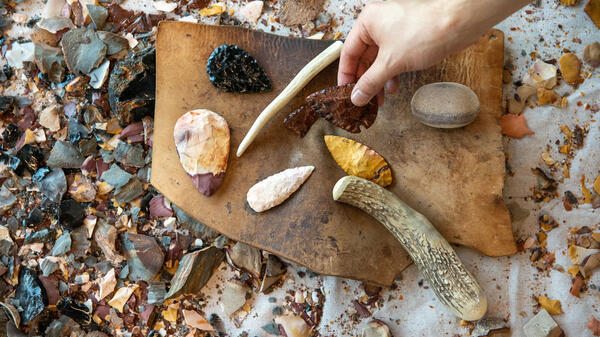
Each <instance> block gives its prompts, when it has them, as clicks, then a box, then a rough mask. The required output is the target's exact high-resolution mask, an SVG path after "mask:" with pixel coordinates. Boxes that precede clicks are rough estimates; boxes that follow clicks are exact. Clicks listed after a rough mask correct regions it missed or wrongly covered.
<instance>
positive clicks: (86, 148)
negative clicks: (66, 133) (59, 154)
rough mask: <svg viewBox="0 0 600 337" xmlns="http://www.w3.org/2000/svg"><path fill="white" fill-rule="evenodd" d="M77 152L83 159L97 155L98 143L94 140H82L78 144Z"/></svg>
mask: <svg viewBox="0 0 600 337" xmlns="http://www.w3.org/2000/svg"><path fill="white" fill-rule="evenodd" d="M79 151H80V152H81V155H82V156H84V157H87V156H90V155H94V154H96V153H98V142H97V141H96V139H95V138H90V139H82V140H81V141H80V142H79Z"/></svg>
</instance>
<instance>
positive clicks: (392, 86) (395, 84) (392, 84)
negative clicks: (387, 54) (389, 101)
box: [385, 76, 400, 94]
mask: <svg viewBox="0 0 600 337" xmlns="http://www.w3.org/2000/svg"><path fill="white" fill-rule="evenodd" d="M399 86H400V82H399V81H398V77H396V76H394V77H392V78H390V79H389V80H388V81H387V82H385V91H386V92H388V93H390V94H394V93H396V91H398V88H399Z"/></svg>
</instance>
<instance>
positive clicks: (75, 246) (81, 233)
mask: <svg viewBox="0 0 600 337" xmlns="http://www.w3.org/2000/svg"><path fill="white" fill-rule="evenodd" d="M87 236H88V229H87V228H85V226H81V227H79V228H77V229H75V230H73V232H71V240H72V244H71V252H72V253H73V255H75V256H76V257H83V256H85V255H86V253H87V251H88V249H90V247H91V245H92V243H91V242H90V240H88V238H87Z"/></svg>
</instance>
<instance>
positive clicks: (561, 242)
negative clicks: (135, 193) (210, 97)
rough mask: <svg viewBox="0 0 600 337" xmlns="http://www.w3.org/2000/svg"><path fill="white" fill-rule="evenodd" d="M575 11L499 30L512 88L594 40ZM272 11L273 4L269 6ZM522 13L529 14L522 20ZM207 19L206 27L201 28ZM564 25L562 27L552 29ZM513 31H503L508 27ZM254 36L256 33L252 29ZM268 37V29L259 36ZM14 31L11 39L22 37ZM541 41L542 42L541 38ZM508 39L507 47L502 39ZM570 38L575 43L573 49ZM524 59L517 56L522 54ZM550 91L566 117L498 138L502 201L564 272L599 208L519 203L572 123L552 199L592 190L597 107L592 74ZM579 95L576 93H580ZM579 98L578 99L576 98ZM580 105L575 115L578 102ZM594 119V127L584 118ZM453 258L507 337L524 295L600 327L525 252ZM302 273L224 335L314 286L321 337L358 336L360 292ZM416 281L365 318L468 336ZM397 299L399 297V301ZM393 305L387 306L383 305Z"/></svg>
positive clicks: (561, 282) (519, 229)
mask: <svg viewBox="0 0 600 337" xmlns="http://www.w3.org/2000/svg"><path fill="white" fill-rule="evenodd" d="M227 2H228V8H231V9H235V10H236V14H235V16H238V14H237V13H239V11H237V9H238V8H239V3H237V1H236V2H235V3H233V2H232V1H231V0H229V1H227ZM579 2H580V4H579V5H577V6H574V7H568V8H565V7H562V6H558V5H557V4H555V2H554V1H551V0H544V1H542V3H541V7H540V8H537V7H533V6H531V5H529V6H527V7H526V8H525V9H523V10H520V11H519V12H517V13H515V14H514V15H512V16H511V17H509V18H508V19H506V20H505V21H504V22H502V23H501V24H499V25H498V26H497V28H499V29H501V30H503V31H504V32H505V60H511V61H512V64H514V65H515V66H516V71H515V72H514V73H513V80H516V79H519V78H521V77H522V75H523V74H524V73H525V72H526V71H527V69H529V68H530V66H531V64H532V63H533V62H532V61H531V58H530V56H529V53H530V52H532V51H537V52H538V53H539V54H540V55H541V58H542V59H545V60H546V59H558V58H559V57H560V56H561V55H562V50H563V48H567V49H569V50H571V51H572V52H574V53H576V54H577V55H578V56H579V57H581V56H582V52H583V48H584V46H585V44H587V43H590V42H592V41H599V40H600V30H599V29H598V28H596V27H595V26H594V25H593V23H592V22H591V20H590V19H589V18H588V16H587V15H586V14H585V13H584V12H583V4H582V3H581V2H583V1H579ZM267 4H268V5H269V6H272V7H277V6H278V4H275V3H272V2H271V1H267ZM40 5H41V3H40V2H38V1H34V2H30V1H26V2H25V3H23V4H21V5H19V7H18V8H19V9H20V10H21V11H22V12H24V13H27V14H28V15H30V16H33V14H34V13H38V14H41V10H40ZM360 6H362V2H361V1H360V0H358V1H357V0H351V1H343V0H330V2H328V4H327V5H326V11H327V12H328V13H330V14H331V15H332V16H333V17H335V18H340V17H342V18H343V19H344V20H343V21H341V20H339V19H338V20H337V21H338V22H340V21H341V23H342V25H341V26H340V27H338V28H336V29H338V30H341V31H342V32H344V35H345V34H347V32H348V31H349V29H350V27H351V25H352V23H353V22H354V13H355V11H354V10H353V8H356V7H358V8H359V7H360ZM124 7H126V8H135V9H138V10H144V11H154V9H153V7H152V5H151V3H150V1H149V0H129V1H128V2H126V3H125V4H124ZM525 10H528V11H531V14H527V13H526V12H525ZM269 15H273V10H269V11H268V12H265V13H263V16H262V17H261V18H266V19H267V21H269V20H268V16H269ZM209 21H210V20H209ZM559 25H562V29H561V28H559ZM513 27H514V28H516V30H511V28H513ZM256 28H259V29H260V28H264V26H262V24H259V25H258V26H257V27H256ZM265 30H266V29H265ZM275 33H276V34H283V35H286V34H292V35H296V36H298V35H299V33H298V32H297V31H290V30H289V29H287V28H281V29H279V30H277V31H276V32H275ZM23 34H24V33H23V32H21V31H19V30H18V29H16V30H15V31H13V32H12V34H11V35H12V36H19V35H23ZM542 37H543V41H540V38H542ZM509 38H510V39H512V41H511V40H509ZM573 38H578V39H580V40H581V43H576V42H573ZM522 51H524V52H525V54H526V55H525V56H522V55H521V54H522ZM557 92H558V93H560V94H561V95H568V96H567V97H568V100H569V106H568V107H567V108H564V109H560V108H556V107H551V106H546V107H536V108H534V109H530V108H526V109H525V112H524V114H525V116H526V117H527V121H528V125H529V127H530V128H531V129H532V130H533V131H535V135H532V136H528V137H525V138H524V139H521V140H516V139H506V140H505V142H506V152H507V153H508V154H509V155H510V160H509V164H510V167H511V168H512V170H513V172H514V176H509V177H507V179H506V186H505V200H506V202H507V203H510V202H513V201H514V202H516V203H518V204H519V205H520V207H521V208H524V209H526V210H528V211H529V216H527V217H526V218H525V219H522V220H519V221H515V222H514V224H513V226H514V229H515V236H516V237H518V238H525V237H528V236H532V235H534V234H535V233H536V232H537V231H538V225H537V217H538V215H539V214H540V212H541V211H542V210H543V211H546V212H548V213H549V214H551V215H552V216H553V217H554V218H555V219H556V221H557V222H558V223H559V224H560V226H559V227H558V228H556V229H554V230H553V231H551V232H550V233H549V236H548V247H547V248H548V249H549V250H550V251H552V252H554V253H555V254H556V263H557V264H560V265H562V266H563V267H564V268H565V269H567V268H568V267H569V266H570V261H569V258H568V256H567V255H566V249H567V241H566V238H567V236H568V231H569V229H571V228H573V227H575V226H582V225H593V224H598V223H599V222H600V209H596V210H592V209H591V207H590V205H589V204H588V205H584V206H580V207H579V208H578V209H575V210H573V211H571V212H566V211H565V210H564V208H563V206H562V202H561V201H560V200H559V199H557V200H554V201H552V202H550V203H547V204H537V203H534V202H532V201H527V200H525V199H526V198H527V197H528V196H530V195H531V191H530V188H531V187H533V186H534V185H535V183H536V178H535V176H534V174H533V173H532V172H531V168H534V167H536V166H537V165H538V164H541V159H540V154H541V153H542V152H543V151H544V150H545V148H546V145H548V144H549V145H550V148H551V151H550V154H551V155H552V157H553V158H555V159H557V160H561V159H563V158H564V155H562V154H558V149H557V146H556V145H554V141H555V140H557V139H558V140H561V141H562V139H563V137H562V134H561V133H560V130H559V125H563V124H564V125H568V126H569V127H571V129H573V127H574V125H575V124H579V125H581V126H583V125H585V124H586V123H589V133H588V135H587V137H586V139H585V145H584V147H583V148H582V149H580V150H578V151H577V152H576V157H575V158H574V159H573V160H572V167H571V178H569V179H565V181H564V182H563V183H561V184H560V185H559V194H560V195H561V196H562V194H563V192H564V191H566V190H570V191H572V192H573V193H574V194H575V195H577V196H581V184H580V178H581V174H584V173H585V176H586V185H587V186H588V188H591V185H592V182H593V179H594V178H595V177H596V176H598V174H599V173H600V172H599V171H600V153H599V152H600V113H595V114H592V113H591V112H590V111H589V110H588V111H585V110H584V109H583V106H585V103H589V104H593V103H596V104H600V69H599V70H596V71H595V72H593V75H592V76H591V77H590V78H587V79H586V80H585V82H584V83H583V84H581V85H580V86H579V88H578V89H577V90H575V91H574V90H572V87H570V86H568V85H567V84H565V83H563V84H562V85H561V86H560V87H559V88H558V89H557ZM582 93H583V94H582ZM504 94H505V95H506V96H508V95H512V94H513V86H512V85H507V86H506V88H505V93H504ZM584 95H585V96H584ZM578 101H581V102H582V103H583V105H582V106H581V107H579V106H577V105H576V102H578ZM594 119H595V120H596V121H592V120H594ZM457 250H458V254H459V255H460V257H461V258H462V260H463V261H464V262H465V263H466V265H467V267H468V268H469V269H470V270H471V271H472V272H473V273H474V275H475V276H476V277H477V279H478V280H479V282H480V284H481V285H482V287H483V288H484V290H485V292H486V294H487V298H488V303H489V309H488V316H489V317H502V318H507V319H508V321H509V324H510V326H511V327H512V335H513V336H523V335H524V334H523V331H522V326H523V325H524V324H525V323H526V322H527V321H528V320H529V319H530V318H531V317H532V316H533V312H534V309H535V305H536V302H535V300H534V299H533V298H532V296H534V295H535V296H540V295H546V296H548V297H549V298H552V299H559V300H560V301H561V302H562V308H563V311H564V314H562V315H557V316H554V319H555V320H556V321H557V322H558V323H559V324H560V326H561V327H562V329H563V330H564V331H565V333H566V335H567V336H591V335H592V334H591V332H590V331H589V330H587V329H586V325H587V321H588V319H589V317H590V316H591V315H593V314H595V315H596V317H597V318H599V319H600V314H599V313H597V309H598V296H599V295H600V292H598V290H591V289H590V290H588V291H587V292H586V293H584V294H582V296H581V299H579V298H575V297H573V296H572V295H570V294H569V288H570V286H571V282H570V279H571V277H570V276H569V275H568V274H567V273H566V272H559V271H556V270H551V271H550V272H549V273H548V274H547V275H545V274H542V273H538V271H536V269H535V268H534V267H533V266H532V264H531V262H530V261H529V254H528V253H518V254H516V255H514V256H511V257H501V258H489V257H485V256H482V255H481V254H479V253H477V252H475V251H473V250H470V249H465V248H458V249H457ZM299 269H302V268H290V270H289V271H288V276H287V278H286V280H285V282H284V284H283V285H282V286H281V287H279V288H277V289H276V290H275V291H274V292H273V293H272V294H269V295H263V294H253V296H252V298H251V299H250V300H249V301H248V303H249V304H250V305H251V307H252V309H251V311H250V312H249V314H248V316H247V317H246V318H245V319H244V320H243V321H242V323H241V326H239V327H235V325H234V324H233V323H232V322H231V321H229V320H227V319H225V320H224V323H225V326H226V328H227V331H228V333H229V335H230V336H238V335H239V334H240V333H241V332H242V331H247V332H248V333H249V336H267V335H268V334H267V333H266V332H265V331H263V330H262V329H261V328H260V327H261V326H262V325H264V324H266V323H268V322H271V321H272V319H273V314H272V312H271V311H272V308H273V307H274V306H276V305H282V304H284V303H285V297H286V296H289V295H288V294H286V291H288V290H293V291H294V290H296V289H307V290H308V291H309V294H310V291H311V290H312V289H315V288H321V289H322V290H323V292H324V294H325V298H326V300H325V305H324V309H323V318H322V323H321V325H320V327H319V332H320V334H321V335H323V336H356V335H359V334H360V331H361V328H362V326H363V325H364V324H365V323H366V322H367V321H369V320H370V319H365V320H363V321H362V322H360V323H358V324H356V325H354V324H352V323H351V321H350V320H349V319H348V315H347V312H346V310H347V309H348V308H350V307H352V304H351V301H352V300H353V299H356V298H359V297H360V296H362V295H363V291H362V290H361V289H360V288H359V285H360V283H359V282H356V281H352V280H346V279H341V278H335V277H326V276H318V277H314V278H309V277H308V276H305V277H304V278H300V277H299V276H298V275H297V273H296V270H299ZM233 273H234V272H233V271H232V270H231V268H230V267H228V266H225V265H223V266H222V267H221V269H220V270H219V272H218V273H217V275H215V276H213V278H212V279H211V281H210V283H209V284H208V286H207V287H206V288H205V290H204V294H205V298H206V300H207V305H206V306H205V308H204V310H205V312H206V313H207V316H208V315H210V314H211V313H217V314H219V315H221V314H222V310H221V308H220V307H219V306H218V304H217V302H218V298H219V294H218V291H217V288H221V289H222V287H223V284H224V282H227V281H228V279H230V278H231V277H232V275H233ZM420 279H421V276H420V275H419V273H418V271H417V269H416V268H415V267H414V266H411V267H409V268H408V269H406V270H405V271H404V272H403V273H402V280H400V281H397V282H396V284H397V288H396V289H395V290H389V289H384V291H383V293H382V297H383V298H384V299H385V303H384V305H383V306H382V307H381V308H379V309H373V310H372V313H373V318H377V319H379V320H382V321H384V322H385V323H387V324H388V325H389V327H390V329H391V331H392V333H393V335H394V336H396V337H399V336H454V335H455V334H459V335H462V336H465V335H468V331H467V329H465V328H463V327H461V326H460V325H459V324H458V322H459V320H458V319H457V318H456V317H454V316H453V315H452V314H451V313H450V312H449V311H447V310H446V309H445V308H444V307H443V306H442V305H441V304H440V303H439V302H438V300H437V299H436V298H435V295H434V294H433V292H432V291H431V289H427V290H426V289H424V288H422V287H419V286H418V281H419V280H420ZM599 280H600V273H597V274H596V275H594V276H593V277H592V279H591V280H590V282H591V283H599V282H598V281H599ZM271 296H272V297H275V298H276V303H270V302H269V301H268V298H269V297H271ZM400 297H402V298H403V299H402V300H400ZM388 298H391V300H388Z"/></svg>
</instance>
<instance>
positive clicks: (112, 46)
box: [98, 32, 129, 55]
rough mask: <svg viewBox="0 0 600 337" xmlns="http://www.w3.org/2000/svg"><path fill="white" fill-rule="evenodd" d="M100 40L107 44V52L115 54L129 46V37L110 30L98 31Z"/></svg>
mask: <svg viewBox="0 0 600 337" xmlns="http://www.w3.org/2000/svg"><path fill="white" fill-rule="evenodd" d="M98 36H99V37H100V40H102V42H104V44H105V45H106V54H107V55H114V54H116V53H119V52H121V51H123V50H126V49H128V48H129V42H128V41H127V39H125V38H123V37H121V36H119V35H117V34H114V33H110V32H98Z"/></svg>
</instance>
